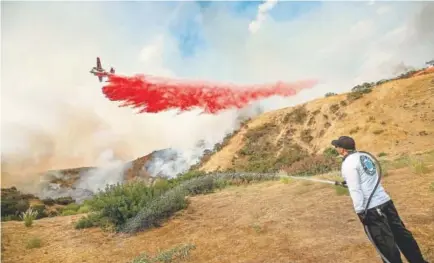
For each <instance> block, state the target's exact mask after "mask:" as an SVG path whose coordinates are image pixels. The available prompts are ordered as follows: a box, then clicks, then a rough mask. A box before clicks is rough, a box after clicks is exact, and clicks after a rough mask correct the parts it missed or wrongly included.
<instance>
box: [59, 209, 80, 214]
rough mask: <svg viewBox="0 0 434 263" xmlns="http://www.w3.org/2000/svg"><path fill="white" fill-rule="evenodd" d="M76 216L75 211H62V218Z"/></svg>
mask: <svg viewBox="0 0 434 263" xmlns="http://www.w3.org/2000/svg"><path fill="white" fill-rule="evenodd" d="M76 214H78V213H77V211H74V210H67V209H64V210H63V211H62V216H72V215H76Z"/></svg>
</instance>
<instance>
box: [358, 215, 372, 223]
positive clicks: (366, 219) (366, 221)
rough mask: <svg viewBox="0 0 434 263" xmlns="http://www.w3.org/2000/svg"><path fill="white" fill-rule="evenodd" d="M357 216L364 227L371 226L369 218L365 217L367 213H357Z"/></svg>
mask: <svg viewBox="0 0 434 263" xmlns="http://www.w3.org/2000/svg"><path fill="white" fill-rule="evenodd" d="M357 216H358V217H359V219H360V222H361V223H362V224H364V225H369V223H370V222H369V219H368V217H367V216H366V217H365V213H364V212H360V213H357Z"/></svg>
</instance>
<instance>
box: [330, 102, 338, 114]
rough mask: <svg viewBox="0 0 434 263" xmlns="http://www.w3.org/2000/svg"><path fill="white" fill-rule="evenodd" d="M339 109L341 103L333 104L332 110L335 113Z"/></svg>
mask: <svg viewBox="0 0 434 263" xmlns="http://www.w3.org/2000/svg"><path fill="white" fill-rule="evenodd" d="M338 110H339V104H333V105H331V106H330V112H331V113H335V112H337V111H338Z"/></svg>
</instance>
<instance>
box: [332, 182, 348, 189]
mask: <svg viewBox="0 0 434 263" xmlns="http://www.w3.org/2000/svg"><path fill="white" fill-rule="evenodd" d="M335 185H339V186H342V187H346V188H348V185H347V182H346V181H343V182H338V181H335Z"/></svg>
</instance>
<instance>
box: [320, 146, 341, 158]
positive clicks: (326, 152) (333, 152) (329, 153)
mask: <svg viewBox="0 0 434 263" xmlns="http://www.w3.org/2000/svg"><path fill="white" fill-rule="evenodd" d="M323 155H325V156H327V157H337V156H339V153H338V151H337V150H336V148H334V147H327V148H326V149H325V150H324V151H323Z"/></svg>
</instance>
